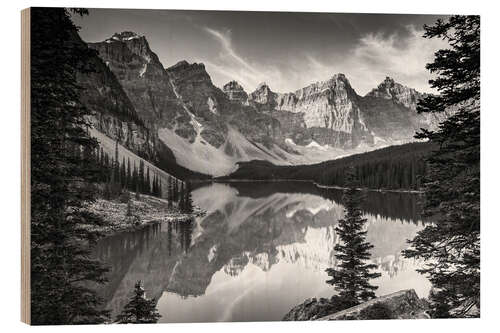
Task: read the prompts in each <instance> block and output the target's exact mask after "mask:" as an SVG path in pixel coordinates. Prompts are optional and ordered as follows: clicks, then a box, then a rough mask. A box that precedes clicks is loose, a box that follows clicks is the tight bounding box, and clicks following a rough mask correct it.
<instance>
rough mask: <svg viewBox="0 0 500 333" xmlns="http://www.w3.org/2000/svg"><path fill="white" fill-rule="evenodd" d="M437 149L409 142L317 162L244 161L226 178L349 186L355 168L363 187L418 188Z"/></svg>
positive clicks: (423, 143)
mask: <svg viewBox="0 0 500 333" xmlns="http://www.w3.org/2000/svg"><path fill="white" fill-rule="evenodd" d="M432 150H433V145H432V144H430V143H427V142H417V143H408V144H404V145H400V146H391V147H387V148H382V149H378V150H375V151H371V152H367V153H363V154H357V155H352V156H348V157H344V158H340V159H337V160H332V161H327V162H322V163H318V164H313V165H301V166H276V165H273V164H272V163H270V162H264V161H251V162H242V163H240V167H239V169H238V170H237V171H235V172H234V173H232V174H231V175H229V176H228V177H223V178H222V179H258V180H273V179H287V180H311V181H314V182H316V183H318V184H321V185H328V186H340V187H344V186H345V185H346V180H347V178H346V172H347V170H348V168H349V167H351V166H352V167H354V170H355V173H356V177H357V178H358V181H359V185H360V186H361V187H365V188H370V189H391V190H399V189H404V190H418V189H419V188H420V186H421V184H420V179H421V177H422V176H424V175H425V174H426V171H427V168H426V162H425V157H426V156H428V155H429V154H430V153H431V151H432Z"/></svg>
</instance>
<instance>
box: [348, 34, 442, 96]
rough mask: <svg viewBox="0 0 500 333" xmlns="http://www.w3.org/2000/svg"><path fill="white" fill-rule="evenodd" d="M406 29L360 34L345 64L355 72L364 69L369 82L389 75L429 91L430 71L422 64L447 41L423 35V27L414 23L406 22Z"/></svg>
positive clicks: (373, 82)
mask: <svg viewBox="0 0 500 333" xmlns="http://www.w3.org/2000/svg"><path fill="white" fill-rule="evenodd" d="M406 30H407V31H406V32H407V34H406V36H405V37H400V36H398V35H397V34H391V35H389V36H384V35H382V34H374V33H369V34H367V35H364V36H362V37H361V38H360V40H359V43H358V44H357V45H356V47H355V48H354V49H353V51H352V52H351V59H352V61H350V64H349V67H350V68H351V69H353V70H354V71H355V72H356V75H357V76H360V75H361V74H363V73H364V74H365V75H364V78H365V80H366V81H367V83H369V84H371V85H372V86H373V84H375V83H378V82H380V81H381V79H383V77H385V76H391V77H393V78H394V79H395V80H396V81H399V82H401V83H403V84H405V85H408V86H410V87H412V88H415V89H417V90H420V91H430V87H429V85H428V83H427V81H428V80H429V79H430V78H431V75H430V73H429V72H428V70H427V69H426V68H425V65H426V64H427V63H429V62H431V61H432V60H433V58H434V52H435V51H437V50H438V49H440V48H444V47H446V45H447V44H446V43H445V42H444V41H442V40H440V39H427V38H423V37H422V35H423V31H422V30H417V29H416V28H415V27H414V26H411V25H410V26H407V27H406ZM363 90H365V91H366V90H367V89H366V88H363Z"/></svg>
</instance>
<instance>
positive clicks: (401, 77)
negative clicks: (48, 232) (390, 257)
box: [202, 25, 446, 95]
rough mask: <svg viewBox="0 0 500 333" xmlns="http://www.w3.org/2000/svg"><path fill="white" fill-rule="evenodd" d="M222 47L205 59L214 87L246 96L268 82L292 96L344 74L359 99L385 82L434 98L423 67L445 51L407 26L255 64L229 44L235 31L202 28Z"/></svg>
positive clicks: (272, 87) (433, 41) (263, 60)
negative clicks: (236, 87)
mask: <svg viewBox="0 0 500 333" xmlns="http://www.w3.org/2000/svg"><path fill="white" fill-rule="evenodd" d="M203 30H204V31H205V32H206V33H207V34H208V35H209V36H211V37H212V38H213V39H214V40H216V41H217V42H218V44H219V47H220V52H219V56H218V57H217V58H216V59H202V60H203V62H204V63H205V64H206V66H207V70H208V72H209V74H210V75H211V76H212V79H213V80H214V83H215V84H216V85H218V86H222V85H223V84H225V83H226V82H228V81H229V80H236V81H238V82H239V83H240V84H241V85H242V86H243V87H244V88H245V90H246V91H247V92H251V91H253V90H254V89H255V88H256V87H257V85H258V84H259V83H260V82H263V81H265V82H267V83H268V84H269V86H270V87H271V89H273V90H274V91H277V92H290V91H295V90H297V89H300V88H302V87H305V86H307V85H309V84H311V83H313V82H316V81H321V80H326V79H328V78H330V77H331V76H332V75H334V74H336V73H344V74H345V75H346V76H347V78H348V79H349V81H350V82H351V85H352V86H353V88H354V89H355V90H356V92H357V93H358V94H360V95H364V94H366V93H368V92H369V91H370V90H371V89H373V88H375V87H376V86H377V85H378V84H379V83H380V82H382V80H383V79H384V78H385V77H386V76H390V77H392V78H394V79H395V80H396V81H397V82H400V83H402V84H404V85H407V86H409V87H412V88H415V89H417V90H419V91H422V92H434V91H432V90H431V89H430V87H429V85H428V80H429V79H430V78H431V75H430V73H429V72H428V71H427V70H426V69H425V65H426V64H427V63H429V62H431V61H432V59H433V55H434V52H435V51H436V50H438V49H440V48H443V47H446V43H445V42H443V41H441V40H435V39H425V38H423V37H422V34H423V31H422V30H417V29H416V28H415V27H414V26H411V25H409V26H407V27H405V30H404V31H403V32H400V33H399V34H398V33H394V34H390V35H384V34H381V33H368V34H364V35H361V36H360V37H359V38H358V39H357V40H356V41H355V43H353V44H352V47H350V48H347V49H341V50H333V52H331V53H323V54H315V53H314V50H304V51H303V52H298V53H297V54H293V55H290V56H289V58H288V59H284V60H283V61H282V62H274V63H273V65H270V64H269V63H266V61H269V60H272V57H271V56H269V57H265V58H263V59H256V60H255V61H252V60H250V59H248V58H246V57H245V56H243V55H241V54H240V53H239V52H238V51H237V49H236V48H235V46H234V44H233V43H232V40H231V31H230V30H226V31H220V30H215V29H212V28H208V27H204V28H203Z"/></svg>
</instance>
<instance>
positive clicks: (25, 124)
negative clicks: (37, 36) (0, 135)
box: [21, 8, 31, 324]
mask: <svg viewBox="0 0 500 333" xmlns="http://www.w3.org/2000/svg"><path fill="white" fill-rule="evenodd" d="M30 32H31V12H30V9H29V8H27V9H24V10H22V11H21V321H22V322H24V323H26V324H31V297H30V289H31V288H30V287H31V286H30V272H31V269H30V258H31V256H30V243H31V241H30V240H31V237H30V221H31V220H30V217H31V201H30V200H31V199H30V197H31V177H30V174H31V160H30V155H31V154H30V149H31V137H30V136H31V131H30V130H31V126H30V124H31V122H30V104H31V103H30V102H31V84H30V82H31V81H30V71H31V68H30V67H31V66H30V60H31V59H30V57H31V42H30Z"/></svg>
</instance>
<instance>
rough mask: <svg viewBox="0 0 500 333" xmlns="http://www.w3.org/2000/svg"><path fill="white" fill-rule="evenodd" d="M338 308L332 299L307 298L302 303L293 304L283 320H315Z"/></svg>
mask: <svg viewBox="0 0 500 333" xmlns="http://www.w3.org/2000/svg"><path fill="white" fill-rule="evenodd" d="M337 309H338V307H337V306H335V304H333V302H332V301H330V300H329V299H326V298H320V299H316V298H308V299H306V300H305V301H304V303H302V304H299V305H297V306H295V307H294V308H293V309H291V310H290V311H289V312H288V313H287V314H286V315H285V317H283V320H286V321H299V320H316V319H318V318H321V317H324V316H327V315H329V314H332V313H334V312H336V311H337Z"/></svg>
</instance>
